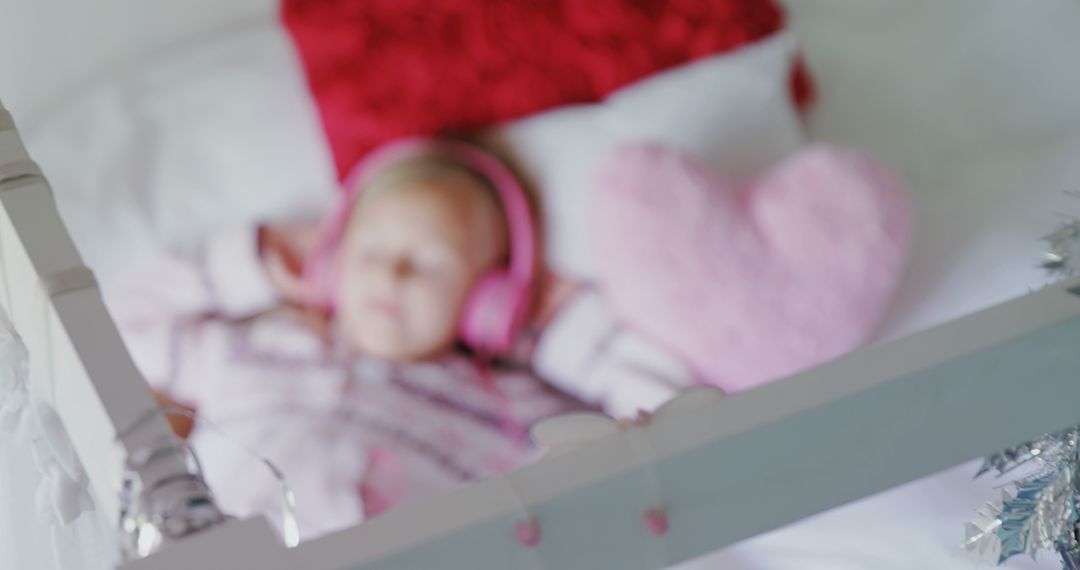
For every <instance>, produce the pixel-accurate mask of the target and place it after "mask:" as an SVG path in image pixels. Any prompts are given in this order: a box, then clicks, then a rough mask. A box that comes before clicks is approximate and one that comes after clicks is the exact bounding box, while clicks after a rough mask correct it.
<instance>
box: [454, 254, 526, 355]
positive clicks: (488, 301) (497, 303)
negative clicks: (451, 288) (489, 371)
mask: <svg viewBox="0 0 1080 570" xmlns="http://www.w3.org/2000/svg"><path fill="white" fill-rule="evenodd" d="M529 289H530V286H529V283H526V282H523V281H522V280H521V279H518V278H515V277H514V276H513V275H511V274H510V273H508V272H506V271H501V270H500V271H493V272H491V273H489V274H487V276H485V277H484V278H483V279H481V280H480V282H479V283H477V284H476V286H475V287H474V288H473V290H472V293H470V295H469V299H468V301H467V302H466V303H465V308H464V310H463V311H462V315H461V323H460V327H461V338H462V339H463V340H464V341H465V343H466V344H468V345H469V346H470V347H471V348H473V350H476V351H477V352H482V353H487V354H504V353H506V352H507V351H509V350H510V347H511V345H512V344H513V342H514V338H515V337H516V336H517V334H518V331H520V330H521V327H522V326H523V325H524V322H525V319H526V318H527V317H528V312H529V311H528V310H529V303H530V294H529V293H530V291H529Z"/></svg>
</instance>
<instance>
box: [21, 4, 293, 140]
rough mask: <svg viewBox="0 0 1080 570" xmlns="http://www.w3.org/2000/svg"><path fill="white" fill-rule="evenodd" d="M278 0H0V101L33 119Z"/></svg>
mask: <svg viewBox="0 0 1080 570" xmlns="http://www.w3.org/2000/svg"><path fill="white" fill-rule="evenodd" d="M277 4H278V3H277V2H276V0H0V100H2V101H3V102H4V106H5V107H7V108H8V109H10V110H11V111H12V114H13V115H14V116H15V117H16V118H17V120H18V121H19V124H20V125H24V126H26V125H29V124H31V123H32V122H33V121H34V120H35V119H36V118H37V117H40V116H41V115H42V114H43V113H46V112H47V111H48V109H50V108H51V107H53V106H55V105H58V104H60V103H61V102H62V101H63V100H64V99H65V97H66V96H69V95H72V94H74V93H77V92H78V91H79V89H80V88H81V87H83V86H84V85H86V82H87V81H90V80H93V79H95V78H97V79H100V76H101V75H102V74H104V73H109V72H111V71H114V70H116V69H117V68H121V67H123V66H125V65H127V64H130V63H133V62H134V61H136V60H138V59H141V58H142V57H145V56H146V55H147V53H148V52H153V51H156V50H161V49H167V48H168V46H170V45H173V44H176V43H179V42H182V41H183V40H185V39H189V38H191V37H193V36H196V35H199V34H207V33H211V34H212V33H214V32H215V31H219V30H225V29H227V28H228V27H229V26H233V25H242V24H243V23H244V22H247V21H251V20H267V19H271V18H274V17H275V16H276V10H277Z"/></svg>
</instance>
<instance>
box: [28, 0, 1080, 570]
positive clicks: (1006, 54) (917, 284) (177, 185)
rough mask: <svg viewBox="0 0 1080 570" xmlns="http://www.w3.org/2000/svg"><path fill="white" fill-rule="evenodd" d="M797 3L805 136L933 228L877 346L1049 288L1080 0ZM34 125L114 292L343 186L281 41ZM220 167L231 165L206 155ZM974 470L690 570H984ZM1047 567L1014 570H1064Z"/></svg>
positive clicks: (37, 146)
mask: <svg viewBox="0 0 1080 570" xmlns="http://www.w3.org/2000/svg"><path fill="white" fill-rule="evenodd" d="M790 4H791V6H790V9H791V13H792V21H793V27H794V29H795V31H796V33H797V34H798V35H799V36H800V38H801V40H802V42H803V44H804V46H805V51H806V56H807V59H808V60H809V63H810V66H811V68H812V70H813V72H814V74H815V75H816V78H817V80H818V85H819V90H820V102H819V105H818V107H817V109H816V110H815V112H814V114H813V115H812V117H811V119H810V121H809V131H810V134H811V135H812V138H817V139H823V140H829V141H833V142H839V143H844V144H849V145H852V146H855V147H857V148H860V149H863V150H865V151H868V152H870V153H871V154H872V155H874V156H876V157H877V158H879V159H880V160H882V161H884V162H885V163H887V164H889V165H891V166H892V167H894V168H895V169H896V170H897V171H898V172H899V173H900V174H901V175H902V176H903V177H904V178H905V179H906V181H907V182H908V183H909V185H910V187H911V188H912V192H913V196H914V200H915V204H916V209H917V212H918V215H919V218H920V219H919V230H918V232H917V238H916V243H915V247H914V251H913V254H912V259H911V265H910V269H909V271H908V273H907V275H906V276H905V278H904V282H903V284H902V286H901V288H900V293H899V298H898V299H897V302H896V304H895V308H894V310H893V311H892V314H891V316H890V317H889V318H888V319H887V322H886V324H885V326H884V327H883V330H882V337H883V338H889V337H895V336H898V335H903V334H907V333H910V332H914V331H917V330H921V329H924V328H926V327H929V326H932V325H933V324H936V323H940V322H942V321H945V320H949V319H951V318H955V317H957V316H960V315H963V314H967V313H970V312H973V311H976V310H978V309H981V308H984V307H986V306H989V305H992V304H995V303H998V302H1001V301H1004V300H1007V299H1009V298H1012V297H1015V296H1018V295H1021V294H1023V293H1025V292H1026V291H1027V290H1029V289H1031V288H1037V287H1039V286H1040V285H1041V284H1042V283H1043V282H1044V280H1045V278H1044V275H1043V272H1042V271H1041V270H1040V269H1039V268H1037V267H1036V263H1037V259H1038V248H1039V245H1040V244H1039V242H1038V241H1037V240H1038V238H1039V236H1040V235H1042V234H1044V233H1046V232H1047V231H1049V230H1050V229H1052V227H1053V226H1054V224H1055V223H1056V221H1057V220H1058V219H1059V217H1058V214H1059V213H1074V214H1080V199H1071V198H1067V197H1066V196H1065V194H1064V193H1065V191H1068V190H1077V191H1080V74H1078V73H1077V72H1076V71H1075V66H1076V64H1075V62H1076V61H1077V58H1078V57H1080V3H1077V2H1076V1H1075V0H1039V1H1038V2H1024V3H1019V2H1015V1H1014V0H964V1H960V0H955V1H953V2H950V3H948V4H942V3H941V2H940V1H939V0H813V1H812V2H811V1H809V0H805V1H803V2H794V1H792V2H791V3H790ZM252 101H259V105H257V106H255V105H252V104H251V102H252ZM207 105H212V106H216V109H215V112H214V113H212V114H210V115H209V116H213V117H214V120H213V121H208V120H207V119H206V117H207V116H208V115H207V114H206V113H204V112H203V110H204V109H205V108H206V106H207ZM256 108H257V109H258V111H257V112H256V111H254V109H256ZM26 134H27V135H28V136H27V139H28V140H27V142H28V145H29V147H30V150H31V152H32V153H33V154H34V155H35V156H36V157H37V158H38V160H39V162H40V163H41V164H42V166H43V167H44V169H45V171H46V172H47V173H48V174H49V176H50V178H51V179H52V181H53V183H54V186H55V190H56V192H57V195H58V198H59V200H60V208H61V212H62V214H63V215H64V218H65V221H66V222H67V223H68V225H69V228H70V230H71V232H72V234H73V235H74V237H75V239H76V243H78V244H79V247H80V249H81V250H82V253H83V254H84V257H85V258H86V259H87V260H88V262H89V263H90V265H91V266H93V267H94V268H95V269H96V270H97V271H98V273H99V275H101V276H102V278H103V280H104V281H106V284H107V281H108V276H109V275H110V274H111V272H112V271H114V270H115V269H117V268H119V267H120V266H121V265H123V264H125V263H129V262H131V261H132V260H133V258H134V257H137V256H141V255H145V254H148V253H150V252H152V251H154V250H155V249H157V248H159V247H161V246H162V245H164V244H166V243H181V244H183V243H185V242H190V241H191V240H192V239H194V238H195V237H196V236H198V235H201V234H202V233H203V232H204V231H205V230H206V229H207V228H209V227H212V226H216V225H220V224H222V223H226V222H231V221H237V220H252V219H256V218H263V217H271V216H276V215H281V214H282V213H295V212H298V211H304V210H306V211H314V210H315V209H318V208H319V207H321V205H322V204H321V203H320V202H319V200H326V199H328V198H329V197H330V195H331V193H332V190H331V188H332V186H333V182H332V179H331V176H330V165H329V161H328V159H327V156H326V151H325V149H324V148H323V147H322V143H321V142H320V139H319V134H318V131H317V125H316V122H315V119H314V114H313V111H312V109H311V108H310V104H309V103H308V102H307V99H306V96H305V94H304V92H303V87H302V84H301V83H300V80H299V75H298V71H297V69H296V64H295V62H294V61H293V59H292V56H291V54H290V52H289V50H288V46H287V44H286V43H285V40H284V37H283V36H282V35H281V34H280V33H278V32H277V31H273V30H261V31H253V32H246V33H244V34H237V35H233V36H229V37H223V38H219V39H217V40H215V41H214V42H213V43H212V44H206V45H203V46H201V47H199V48H196V49H194V50H191V51H188V52H185V53H184V54H183V56H176V57H169V58H165V59H160V60H156V61H155V62H154V65H153V66H152V67H149V68H144V69H142V70H140V71H139V72H138V73H137V74H135V75H133V76H131V77H129V78H128V79H127V80H125V81H121V82H113V83H110V84H107V85H103V86H101V87H100V88H98V89H96V90H93V91H91V92H88V93H86V94H82V95H80V96H79V97H77V98H75V99H73V100H72V103H71V104H70V105H69V106H67V107H66V108H64V109H62V110H60V111H58V112H57V113H54V114H53V115H51V116H50V117H49V118H48V119H47V120H45V121H42V122H40V123H38V124H37V125H35V128H34V129H32V130H31V131H30V132H28V133H26ZM207 145H210V147H211V149H212V150H213V152H209V153H208V152H206V151H207V150H208V149H207ZM207 155H211V156H214V157H217V160H219V161H220V162H211V163H206V162H205V161H195V158H196V157H204V156H207ZM236 173H241V174H239V175H238V174H236ZM211 196H212V199H208V197H211ZM313 196H314V197H316V199H314V200H313ZM150 224H154V225H155V228H156V229H155V230H153V231H152V230H151V228H150ZM855 452H857V450H856V451H855ZM973 472H974V468H973V466H972V465H970V464H968V465H964V466H961V467H957V468H954V469H951V470H948V471H945V472H943V473H941V474H938V475H934V476H931V477H928V478H926V479H924V480H921V481H917V482H913V483H910V484H908V485H905V486H903V487H900V488H897V489H894V490H891V491H889V492H886V493H883V494H881V495H879V496H876V497H872V498H869V499H865V500H863V501H860V502H858V503H854V504H852V505H847V506H845V507H841V508H838V509H834V510H833V511H830V512H828V513H824V514H821V515H818V516H816V517H813V518H811V519H808V520H806V521H803V522H800V523H797V524H794V525H792V526H790V527H787V528H785V529H781V530H778V531H774V532H772V533H768V534H766V535H763V536H760V537H756V538H754V539H751V540H748V541H745V542H743V543H740V544H738V545H735V546H733V547H731V548H728V549H725V550H723V551H720V552H718V553H715V554H713V555H710V556H707V557H704V558H703V559H701V560H698V561H693V562H689V563H686V564H684V565H681V566H680V568H683V569H684V570H689V569H691V568H717V567H723V568H729V569H737V570H738V569H742V570H751V569H798V570H806V569H816V568H821V569H829V570H842V569H846V568H874V569H890V568H896V569H909V568H935V569H939V568H972V567H974V566H975V565H974V563H973V562H972V561H971V560H969V559H967V558H965V557H963V556H962V555H959V554H958V544H959V541H960V539H961V536H962V530H963V523H964V521H965V520H966V519H967V517H968V516H969V515H970V514H971V513H972V512H973V510H974V509H975V508H976V507H977V506H978V505H979V504H980V503H981V502H983V501H984V500H986V499H989V498H991V497H993V496H994V495H995V494H996V491H994V490H993V489H992V486H993V482H991V481H986V482H978V483H972V482H971V481H970V475H971V474H972V473H973ZM1043 560H1044V561H1043V562H1042V564H1035V563H1032V562H1031V561H1029V560H1020V559H1016V560H1014V561H1013V562H1011V563H1010V567H1013V568H1056V567H1057V565H1056V564H1055V562H1054V561H1053V560H1052V559H1050V558H1045V559H1043Z"/></svg>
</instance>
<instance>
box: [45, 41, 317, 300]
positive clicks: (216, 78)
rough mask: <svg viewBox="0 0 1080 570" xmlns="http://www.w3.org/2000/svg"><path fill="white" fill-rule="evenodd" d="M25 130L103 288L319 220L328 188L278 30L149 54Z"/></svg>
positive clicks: (311, 111)
mask: <svg viewBox="0 0 1080 570" xmlns="http://www.w3.org/2000/svg"><path fill="white" fill-rule="evenodd" d="M26 134H27V146H28V147H29V149H30V151H31V154H32V155H33V156H34V157H35V158H36V159H37V160H38V162H39V163H40V164H41V166H42V168H43V169H44V171H45V174H46V176H48V178H49V180H50V181H51V182H52V185H53V188H54V191H55V193H56V196H57V201H58V206H59V208H60V213H61V215H62V216H63V217H64V221H65V223H66V224H67V226H68V229H69V231H70V232H71V234H72V236H73V237H74V238H75V243H76V244H77V245H78V247H79V250H80V252H81V253H82V255H83V257H84V259H85V260H86V262H87V264H88V265H90V266H91V267H92V268H93V269H94V270H95V272H97V273H98V276H99V278H104V280H107V279H108V278H109V277H110V276H111V275H113V274H114V273H115V271H118V270H122V269H123V268H124V267H125V266H127V265H130V264H131V263H133V262H134V261H135V260H136V259H137V258H139V257H142V256H145V255H151V254H154V253H155V252H157V251H158V250H160V249H162V248H166V247H169V248H176V247H180V248H181V249H183V248H186V247H189V246H192V245H195V244H196V243H198V242H199V241H200V240H201V239H203V237H204V236H205V235H206V233H207V232H209V231H212V230H214V229H216V228H219V227H222V226H227V225H233V224H240V223H250V222H253V221H255V220H259V219H268V218H282V217H297V216H299V217H304V216H312V217H313V216H317V215H320V214H321V213H322V211H323V210H324V209H325V208H326V206H327V205H328V204H329V203H330V200H331V199H332V198H333V197H334V195H335V190H336V180H335V176H334V172H333V166H332V164H331V162H330V157H329V150H328V148H327V145H326V142H325V139H324V137H323V135H322V132H321V127H320V125H319V121H318V118H317V114H316V111H315V107H314V104H313V103H312V101H311V98H310V96H309V95H308V93H307V89H306V86H305V84H304V79H303V75H302V72H301V70H300V66H299V62H298V61H296V58H295V55H294V52H293V49H292V44H291V43H290V40H289V39H288V36H287V35H286V34H285V33H284V31H283V30H281V29H280V28H279V27H278V26H276V25H268V26H266V27H260V28H250V29H244V30H239V31H234V32H233V33H230V34H228V35H224V36H219V37H210V38H204V39H203V40H202V41H200V42H198V43H192V44H190V45H186V46H185V47H184V48H183V49H181V50H178V51H172V52H168V53H166V54H164V55H162V56H157V57H154V58H152V59H150V60H148V61H146V62H145V63H143V64H141V65H139V66H137V67H134V68H132V69H128V70H125V71H123V72H122V73H120V74H118V75H116V76H114V77H111V78H108V79H105V80H103V81H101V82H100V83H99V84H97V85H95V86H93V87H92V88H91V89H89V90H87V91H85V92H83V93H79V94H77V95H76V96H75V97H73V99H72V100H71V101H70V102H69V103H68V104H66V105H65V106H63V107H62V108H60V109H58V110H57V111H56V112H54V113H52V114H50V115H49V116H48V117H47V118H46V119H45V120H44V121H41V122H39V123H38V124H37V125H36V128H34V129H32V130H30V131H28V132H27V133H26Z"/></svg>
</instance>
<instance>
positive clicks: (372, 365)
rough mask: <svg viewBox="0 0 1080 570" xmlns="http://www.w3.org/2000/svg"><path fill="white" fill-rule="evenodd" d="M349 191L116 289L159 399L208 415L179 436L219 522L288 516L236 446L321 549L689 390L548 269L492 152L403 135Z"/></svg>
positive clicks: (591, 300)
mask: <svg viewBox="0 0 1080 570" xmlns="http://www.w3.org/2000/svg"><path fill="white" fill-rule="evenodd" d="M345 188H346V191H345V192H344V193H343V199H342V200H341V203H340V204H339V205H338V207H337V208H336V209H335V210H334V211H333V212H331V214H330V216H329V217H328V218H327V220H326V221H325V222H324V223H322V224H320V225H318V226H312V225H307V224H280V225H275V226H268V227H261V228H239V229H234V230H230V231H227V232H224V233H222V234H219V235H216V236H214V237H212V238H211V239H210V240H209V241H208V242H207V243H206V244H205V246H204V248H203V249H202V250H201V252H200V254H199V255H197V256H194V257H191V258H184V257H178V256H171V257H165V258H161V259H157V260H154V261H152V262H151V263H148V264H145V265H142V266H140V267H138V268H136V269H135V270H133V271H131V272H130V273H128V274H127V276H126V277H125V278H124V279H122V280H120V283H119V284H118V286H117V287H115V288H113V289H112V290H111V291H110V292H109V301H110V303H109V304H110V307H111V309H112V310H113V312H114V315H115V317H116V319H117V322H118V324H119V326H120V329H121V332H122V333H123V335H124V338H125V340H126V342H127V343H128V345H129V348H130V349H131V352H132V355H133V357H134V358H135V360H136V362H137V364H138V365H139V366H140V368H141V370H142V371H143V372H144V374H145V375H146V377H147V379H148V380H149V381H150V383H151V384H152V385H153V387H154V389H155V391H156V392H157V393H158V394H159V400H160V401H161V402H162V403H164V404H168V405H178V406H183V407H187V408H190V409H193V410H195V411H196V412H197V414H198V417H199V418H200V420H198V421H195V422H194V423H192V422H185V421H182V420H174V423H173V426H174V429H175V430H176V431H177V432H178V433H179V434H181V435H182V436H186V437H188V438H189V441H191V443H192V445H193V447H194V448H195V450H196V452H197V453H199V455H200V458H201V459H202V460H203V464H204V466H205V471H206V476H207V479H208V481H209V483H210V485H211V487H212V488H213V489H214V490H215V493H216V495H217V496H218V498H219V500H220V502H221V505H222V507H223V508H224V509H225V510H227V511H229V512H232V513H234V514H237V515H247V514H249V513H253V512H260V513H264V514H268V515H270V516H271V517H272V518H273V516H274V513H275V510H276V501H277V500H278V496H279V495H278V493H277V488H276V483H275V481H274V479H273V478H272V477H271V476H270V474H269V473H268V472H267V471H266V470H264V469H262V468H261V467H260V466H259V465H258V464H257V462H256V461H255V459H254V458H251V457H247V456H246V455H245V454H243V453H238V446H237V443H242V444H244V445H246V446H249V447H251V448H253V449H254V450H256V451H257V452H259V453H260V454H261V455H264V456H266V457H267V458H268V459H270V460H272V461H274V462H275V463H276V464H277V465H278V466H279V467H280V468H281V470H282V471H283V472H284V474H285V476H286V478H287V479H288V482H289V484H290V486H291V487H292V488H293V490H294V492H295V495H296V505H297V509H296V510H297V517H298V522H299V526H300V530H301V533H302V536H304V537H305V538H310V537H311V536H315V535H319V534H322V533H324V532H327V531H330V530H334V529H337V528H341V527H343V526H347V525H350V524H355V523H357V522H359V521H361V520H363V519H365V518H366V517H370V516H373V515H375V514H378V513H380V512H382V511H384V510H386V509H387V508H390V507H392V506H395V505H397V504H400V503H402V502H404V501H409V500H413V499H416V498H420V497H425V496H431V495H433V494H437V493H441V492H445V491H447V490H450V489H452V488H454V487H456V486H458V485H461V484H462V483H465V482H468V481H473V480H477V479H481V478H483V477H486V476H490V475H493V474H497V473H500V472H502V471H505V470H507V469H509V468H512V467H514V466H516V465H519V464H520V463H521V462H522V461H524V460H526V459H527V458H528V457H529V455H530V450H529V446H528V438H527V436H526V433H527V432H526V430H527V429H528V427H529V426H530V425H531V424H532V423H534V422H536V421H537V420H539V419H542V418H544V417H547V416H550V415H554V414H558V413H564V412H567V411H574V410H581V409H585V408H588V407H600V408H603V409H604V410H605V411H608V412H609V413H612V414H614V415H619V416H630V415H634V414H636V413H637V411H638V410H639V409H644V410H647V411H648V410H651V409H652V408H655V407H656V406H658V405H659V404H661V403H662V402H663V401H665V400H666V399H667V398H669V397H670V396H671V395H672V394H674V392H675V391H676V390H677V389H679V388H680V387H683V386H685V385H688V384H690V383H691V379H690V376H689V374H688V373H687V372H686V371H685V370H684V369H683V368H682V367H681V366H680V365H679V363H678V362H675V361H674V360H673V359H671V358H670V357H668V356H667V355H666V354H664V353H663V352H662V351H659V350H656V349H654V348H653V347H652V346H651V345H650V344H649V343H646V342H644V341H642V340H641V339H638V338H637V337H636V336H634V335H633V334H632V333H630V332H628V331H625V330H623V329H622V328H621V327H619V326H617V324H616V323H614V322H613V320H612V319H611V318H609V317H608V315H607V312H606V310H605V309H604V306H603V303H602V302H601V299H599V298H598V296H597V294H596V293H595V292H593V291H591V290H589V289H588V288H587V287H584V286H578V285H576V284H573V283H569V282H567V281H564V280H560V279H558V278H556V277H554V276H553V275H551V274H550V272H547V271H543V270H542V269H540V262H539V260H538V251H537V249H538V246H537V243H538V241H539V240H538V239H537V232H536V230H535V224H536V220H535V219H534V216H533V213H532V212H533V210H532V208H531V207H530V203H529V200H528V197H527V195H526V193H525V192H524V191H523V189H522V186H521V184H520V183H519V181H518V179H517V178H516V177H515V176H514V174H513V173H512V172H511V171H510V170H509V169H508V168H507V167H506V166H505V165H504V164H503V163H502V162H501V161H500V160H498V159H497V158H496V157H495V156H494V155H492V154H491V153H488V152H486V151H484V150H482V149H480V148H479V147H477V146H474V145H471V144H468V143H465V142H461V141H455V140H449V139H426V138H425V139H408V140H405V141H401V142H397V143H393V144H391V145H388V146H387V147H384V148H383V149H380V150H378V151H376V152H375V153H373V154H372V155H370V156H369V157H368V158H366V159H365V160H364V161H363V162H362V163H361V164H360V165H358V166H357V167H356V169H355V170H354V171H353V172H352V173H351V174H350V176H349V177H347V179H346V183H345ZM533 372H536V373H538V374H539V376H540V378H543V380H541V379H540V378H538V377H537V375H535V374H534V373H533ZM200 422H206V423H207V424H213V425H214V426H216V428H217V430H209V429H206V426H204V425H202V424H201V423H200ZM215 431H220V432H223V433H226V434H228V436H229V437H228V438H226V437H221V436H220V435H218V434H217V433H214V432H215Z"/></svg>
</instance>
